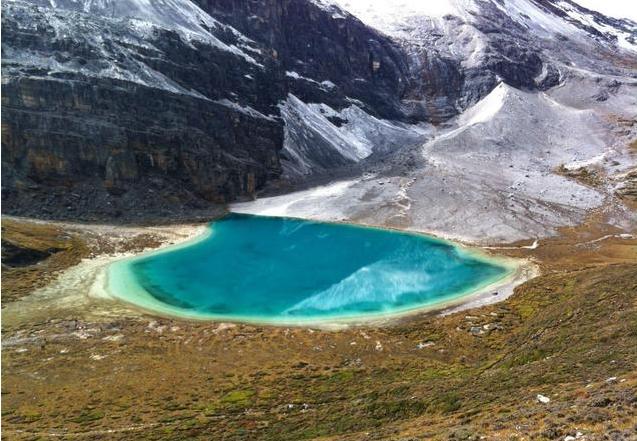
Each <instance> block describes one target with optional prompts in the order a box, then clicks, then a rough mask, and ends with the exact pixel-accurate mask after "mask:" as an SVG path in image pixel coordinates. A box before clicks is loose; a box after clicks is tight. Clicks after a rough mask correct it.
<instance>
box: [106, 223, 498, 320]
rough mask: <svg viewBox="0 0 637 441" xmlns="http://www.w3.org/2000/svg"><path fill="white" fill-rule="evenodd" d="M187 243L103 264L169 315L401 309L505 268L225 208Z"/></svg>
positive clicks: (431, 245)
mask: <svg viewBox="0 0 637 441" xmlns="http://www.w3.org/2000/svg"><path fill="white" fill-rule="evenodd" d="M210 228H211V232H210V234H209V235H208V236H207V237H206V238H204V239H203V240H200V241H198V242H195V243H193V244H191V245H187V246H183V247H179V248H176V249H174V250H168V251H162V252H159V253H153V254H150V255H147V256H141V257H137V258H134V259H128V260H123V261H120V262H117V263H115V264H114V265H112V267H111V270H110V273H109V285H110V288H111V290H113V291H114V293H115V294H116V295H117V296H118V297H121V298H123V299H125V300H129V301H131V302H133V303H138V304H140V306H144V307H146V308H149V309H154V310H157V311H160V312H164V313H170V314H173V315H185V316H193V317H194V316H196V317H202V318H205V317H210V318H227V319H238V320H248V321H274V322H276V321H281V322H295V321H312V320H324V319H330V318H345V317H360V316H365V315H377V314H384V313H392V312H399V311H404V310H408V309H412V308H417V307H420V306H427V305H431V304H435V303H438V302H441V301H444V300H449V299H450V298H454V297H457V296H459V295H462V294H464V293H466V292H468V291H470V290H472V289H474V288H477V287H479V286H481V285H484V284H487V283H490V282H492V281H494V280H496V279H498V278H500V277H503V276H504V275H506V274H507V272H508V269H507V268H506V267H504V266H502V265H500V264H495V263H491V262H488V261H487V260H485V259H484V258H478V257H475V256H472V255H470V254H468V253H466V252H464V251H462V250H461V249H459V248H457V247H455V246H453V245H451V244H449V243H446V242H443V241H440V240H436V239H433V238H430V237H427V236H422V235H416V234H407V233H402V232H396V231H389V230H382V229H375V228H365V227H358V226H353V225H344V224H329V223H319V222H312V221H304V220H297V219H289V218H276V217H261V216H250V215H237V214H231V215H229V216H227V217H224V218H223V219H221V220H218V221H215V222H214V223H212V224H211V226H210Z"/></svg>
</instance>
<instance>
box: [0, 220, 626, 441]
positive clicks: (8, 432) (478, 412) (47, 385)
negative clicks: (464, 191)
mask: <svg viewBox="0 0 637 441" xmlns="http://www.w3.org/2000/svg"><path fill="white" fill-rule="evenodd" d="M30 231H32V230H30ZM38 234H42V235H44V237H45V238H48V237H57V235H59V231H57V230H56V231H48V230H47V231H44V230H42V232H41V233H38ZM599 234H601V233H599ZM599 234H598V232H591V230H590V229H588V230H586V231H585V232H581V231H578V230H577V229H573V230H572V231H565V232H564V234H563V236H562V237H560V238H557V239H555V240H552V241H546V242H543V244H542V246H540V248H538V249H537V250H533V251H529V250H511V251H509V254H511V255H513V256H522V255H524V256H525V257H529V253H532V257H533V258H535V259H537V260H538V262H539V263H540V264H541V266H542V268H543V275H542V276H540V277H538V278H536V279H533V280H531V281H529V282H527V283H525V284H524V285H522V286H520V287H519V288H518V289H517V290H516V293H515V294H514V295H513V296H512V297H510V298H509V299H507V300H506V301H503V302H500V303H498V304H495V305H491V306H487V307H482V308H479V309H474V310H470V311H464V312H460V313H456V314H452V315H449V316H446V317H440V316H436V315H433V314H422V315H416V316H413V317H409V318H407V319H404V320H401V321H399V322H397V323H395V324H393V325H391V326H388V327H382V328H353V329H347V330H341V331H324V330H318V329H302V328H270V327H256V326H247V325H230V324H219V323H196V322H186V321H177V320H169V319H159V318H154V317H149V316H141V317H139V318H125V319H124V318H117V317H113V316H110V315H108V314H105V316H104V319H103V320H87V319H85V318H84V317H82V316H75V315H68V316H59V317H51V319H50V320H48V321H44V322H42V321H37V322H29V321H25V322H22V323H19V324H12V325H11V326H10V327H8V326H5V327H4V329H3V331H4V334H3V346H4V350H3V352H2V362H3V368H4V370H3V377H2V394H3V395H2V404H3V406H2V423H3V425H2V426H3V436H4V437H5V438H6V439H45V438H46V439H48V438H50V437H51V436H55V438H56V439H67V438H68V439H78V438H79V439H100V440H101V439H121V440H130V439H135V440H143V439H156V440H163V439H171V440H173V439H174V440H190V439H201V440H210V439H229V440H233V439H266V440H268V439H269V440H302V439H330V440H359V439H394V440H421V439H422V440H424V439H456V440H472V439H475V440H478V439H483V438H482V437H485V439H502V440H514V439H519V440H522V439H538V440H550V439H563V438H564V437H565V436H567V435H573V436H575V435H576V433H577V432H581V433H582V434H583V435H584V436H585V437H586V438H585V439H588V440H594V439H635V438H637V420H636V418H635V415H636V414H637V395H636V391H637V251H636V250H637V240H634V239H632V240H630V239H613V238H611V239H609V240H605V241H601V242H593V243H590V240H589V239H591V238H592V239H594V238H595V237H597V236H598V235H599ZM51 235H55V236H51ZM77 240H78V241H80V243H79V244H78V245H77V246H78V248H77V249H78V250H79V249H82V248H81V246H82V245H81V240H82V238H81V237H80V236H78V237H77ZM21 243H22V242H21ZM525 253H526V254H525ZM54 256H55V255H53V256H52V257H49V258H48V259H52V258H53V257H54ZM48 259H47V260H48ZM39 265H41V264H39ZM42 274H44V273H42ZM4 283H5V280H3V294H4V290H5V286H4ZM11 286H12V285H10V287H9V289H13V288H11ZM100 307H102V306H100ZM69 314H70V313H69ZM73 314H76V313H75V312H73ZM537 394H542V395H545V396H547V397H549V398H550V400H551V401H550V402H549V403H546V404H544V403H541V402H539V401H538V400H537V398H536V396H537Z"/></svg>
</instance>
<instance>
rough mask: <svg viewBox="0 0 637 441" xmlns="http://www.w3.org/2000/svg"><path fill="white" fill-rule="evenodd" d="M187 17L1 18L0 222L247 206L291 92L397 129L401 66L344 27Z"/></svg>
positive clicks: (386, 46) (78, 12) (119, 8)
mask: <svg viewBox="0 0 637 441" xmlns="http://www.w3.org/2000/svg"><path fill="white" fill-rule="evenodd" d="M200 6H201V8H200V7H199V6H197V5H195V4H194V3H189V2H177V1H174V2H173V1H166V2H157V3H156V4H155V5H153V6H152V7H149V6H147V5H141V4H140V5H138V4H137V3H136V2H135V0H130V1H124V2H121V1H112V2H101V3H100V4H99V5H96V4H94V3H93V2H86V3H85V4H84V3H82V2H72V1H70V0H69V1H61V2H56V5H55V7H53V6H52V5H50V4H49V3H48V2H47V1H45V0H33V1H28V2H23V1H7V2H4V3H3V28H2V37H3V39H2V40H3V45H2V60H3V91H2V99H3V113H2V124H3V132H2V168H3V175H4V180H3V202H4V206H5V211H7V212H13V213H31V212H32V214H37V213H38V212H42V211H43V212H44V213H46V211H47V210H49V211H50V213H51V214H55V213H56V212H58V211H59V208H62V209H63V210H65V211H64V212H65V213H66V214H68V215H69V216H74V217H75V216H78V215H82V213H83V212H95V211H103V210H102V208H103V207H101V206H102V205H104V204H106V205H109V206H110V207H111V208H109V210H108V212H111V213H115V214H117V213H120V212H122V211H123V212H126V211H127V210H128V209H129V208H140V207H142V208H143V209H153V207H155V208H160V207H165V206H174V205H175V204H177V205H184V204H186V205H189V204H190V205H192V204H194V205H202V204H204V205H205V201H210V202H220V203H223V202H227V201H230V200H234V199H236V198H240V197H252V196H254V194H255V192H256V191H257V190H258V189H259V188H261V187H263V185H264V184H265V183H266V182H268V181H269V180H273V179H276V178H277V177H278V176H280V174H281V170H282V169H281V161H280V158H279V152H280V150H281V148H282V147H283V132H284V130H283V129H284V121H283V120H282V119H281V118H280V116H279V115H280V111H279V108H278V105H279V104H280V103H281V102H282V101H283V100H285V99H286V97H287V96H288V94H289V93H291V94H295V95H297V96H299V97H301V98H302V99H304V100H306V101H310V102H327V103H330V105H332V106H334V107H337V108H343V107H345V106H347V105H349V101H348V100H359V101H360V103H359V104H360V105H361V106H362V107H364V108H365V109H366V111H367V112H369V113H370V114H375V115H380V116H384V117H389V118H404V116H403V115H402V113H401V112H400V109H399V97H400V95H401V93H402V91H403V89H404V84H405V83H406V80H405V72H406V71H407V68H406V65H405V64H404V62H403V60H402V58H401V57H402V54H401V52H400V51H399V50H398V49H397V47H395V46H394V45H393V43H391V42H390V41H389V40H388V39H387V38H385V37H382V36H380V35H379V34H376V33H374V31H372V30H370V29H369V28H367V27H366V26H364V25H363V24H362V23H361V22H359V21H358V20H356V19H355V18H353V17H352V16H350V15H346V16H345V15H344V16H342V18H338V19H337V18H334V17H332V15H331V14H330V13H329V12H328V11H326V10H324V9H321V8H319V7H317V6H316V5H314V4H313V3H310V2H307V1H303V0H294V1H287V2H284V3H281V2H280V1H274V0H263V1H260V2H226V1H209V2H201V4H200ZM213 16H214V17H215V18H213ZM89 189H90V190H89ZM73 193H75V194H78V195H79V196H78V197H70V196H69V195H70V194H73ZM87 193H89V194H90V195H89V196H87ZM32 199H35V200H39V201H41V202H40V203H38V204H37V206H34V205H32V204H31V203H30V201H31V200H32ZM140 199H142V201H141V202H140V204H137V203H136V201H138V200H140ZM202 201H203V202H202ZM112 207H115V208H112Z"/></svg>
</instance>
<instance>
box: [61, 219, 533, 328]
mask: <svg viewBox="0 0 637 441" xmlns="http://www.w3.org/2000/svg"><path fill="white" fill-rule="evenodd" d="M207 225H209V224H208V223H206V224H203V225H197V226H194V225H188V226H175V227H170V228H169V229H168V232H170V231H171V230H173V234H172V235H171V234H166V235H165V240H164V241H163V243H162V244H161V246H159V247H158V248H153V249H145V250H142V251H141V252H135V253H120V254H114V255H110V256H101V257H100V258H99V259H93V260H91V259H89V260H88V261H84V262H82V263H81V264H80V266H82V270H81V271H84V272H86V271H87V270H92V271H94V276H93V277H92V278H91V280H90V281H88V282H87V280H83V281H82V283H81V285H80V286H77V289H76V291H77V292H86V293H88V297H89V298H92V299H101V300H108V301H110V302H113V301H115V302H117V303H121V304H122V305H121V306H125V307H126V309H130V310H132V311H137V312H138V313H139V314H150V315H156V316H160V317H166V318H173V319H176V320H186V321H188V320H193V321H197V322H228V323H245V324H252V325H263V326H271V327H287V326H295V327H320V328H328V329H339V328H343V327H352V326H355V327H360V326H386V325H391V324H393V323H396V322H398V321H401V320H404V319H407V318H410V317H413V316H417V315H424V314H444V315H446V314H450V313H453V312H459V311H463V310H466V309H470V308H473V307H476V306H483V305H488V304H493V303H497V302H500V301H503V300H505V299H506V298H508V297H509V296H511V295H512V294H513V292H514V289H515V287H517V286H518V285H520V284H522V283H524V282H525V281H527V280H529V279H531V278H533V277H536V276H537V275H538V274H539V269H538V267H537V265H535V264H534V263H533V262H531V261H530V260H528V259H519V258H511V257H507V256H504V255H500V254H495V253H493V251H490V250H485V249H483V248H480V247H469V246H467V245H465V244H460V243H455V242H453V241H449V240H446V239H440V238H437V237H430V236H429V235H426V234H420V233H415V232H411V231H404V232H403V231H396V230H390V229H387V230H389V231H394V232H399V233H404V234H407V235H414V236H425V237H426V238H432V239H433V240H436V241H440V242H443V243H445V244H450V245H453V246H454V247H456V248H457V249H459V250H461V252H463V253H467V254H468V255H471V257H473V258H476V259H480V260H485V261H488V262H495V263H498V264H500V265H503V266H506V267H508V268H509V269H510V270H509V271H508V272H507V273H506V274H505V275H503V276H501V277H498V278H497V279H496V280H489V281H487V282H486V283H483V284H480V285H478V286H475V287H471V288H470V289H468V290H466V291H463V292H461V293H459V294H457V295H454V296H452V297H451V298H448V299H442V300H441V301H439V302H435V303H432V304H426V305H421V306H415V307H412V308H408V309H405V310H403V311H400V310H397V311H392V312H390V313H376V314H367V315H356V316H350V317H340V318H336V319H335V318H324V319H317V320H300V321H296V320H291V321H289V322H288V321H283V320H258V319H255V318H244V317H227V316H217V317H211V316H201V315H199V314H197V313H193V314H182V313H181V311H180V312H179V313H175V311H174V309H172V308H170V307H169V306H168V305H165V304H162V303H161V302H158V301H157V302H152V304H151V305H147V304H146V305H145V304H140V303H138V302H135V301H132V300H129V299H130V297H129V296H127V295H118V294H116V293H115V292H114V291H113V289H111V286H110V284H111V282H112V280H111V277H110V275H111V274H110V273H111V271H112V269H113V266H114V265H117V262H118V261H119V262H121V261H129V260H131V259H132V260H135V259H140V258H143V257H147V256H150V255H155V254H158V253H164V252H167V251H172V250H175V249H179V248H182V247H184V246H189V245H192V244H195V243H198V242H199V241H202V240H205V239H206V238H207V237H208V236H209V234H212V231H211V228H209V227H208V226H207ZM348 225H352V226H353V227H360V228H374V229H380V230H384V229H382V228H380V227H373V226H371V227H370V226H366V225H361V226H359V225H357V224H348ZM166 228H167V227H162V229H163V230H166ZM79 271H80V269H79V268H76V269H75V270H74V269H73V268H70V269H69V270H68V272H67V274H66V276H65V274H63V275H62V276H61V280H59V282H58V283H56V286H58V287H59V286H60V285H64V284H65V283H66V281H65V280H64V279H65V278H66V280H67V281H68V282H69V283H71V284H72V283H77V281H75V282H74V281H73V278H74V277H72V274H73V273H74V272H75V273H77V272H79ZM67 288H70V287H67ZM120 290H121V287H120ZM494 293H497V295H494ZM127 297H128V298H127ZM142 303H143V302H142Z"/></svg>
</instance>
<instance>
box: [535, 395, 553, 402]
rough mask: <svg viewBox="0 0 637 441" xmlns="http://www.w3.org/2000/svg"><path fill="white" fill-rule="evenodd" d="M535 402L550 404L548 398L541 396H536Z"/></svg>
mask: <svg viewBox="0 0 637 441" xmlns="http://www.w3.org/2000/svg"><path fill="white" fill-rule="evenodd" d="M537 400H538V401H539V402H540V403H543V404H547V403H550V402H551V399H550V398H549V397H546V396H544V395H542V394H537Z"/></svg>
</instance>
